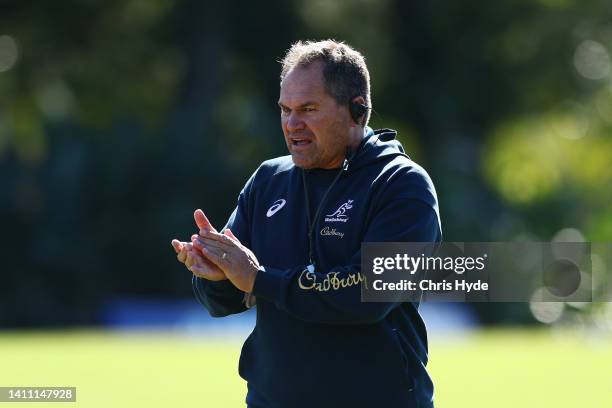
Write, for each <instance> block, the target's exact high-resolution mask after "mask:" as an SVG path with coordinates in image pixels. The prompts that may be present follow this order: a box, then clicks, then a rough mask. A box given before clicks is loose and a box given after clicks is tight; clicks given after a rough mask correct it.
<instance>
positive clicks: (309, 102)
mask: <svg viewBox="0 0 612 408" xmlns="http://www.w3.org/2000/svg"><path fill="white" fill-rule="evenodd" d="M309 105H318V103H317V102H313V101H308V102H304V103H302V104H300V105H299V106H298V107H297V109H300V108H304V107H306V106H309ZM278 106H279V107H281V108H287V109H291V108H289V107H288V106H286V105H284V104H283V103H282V102H280V101H279V102H278Z"/></svg>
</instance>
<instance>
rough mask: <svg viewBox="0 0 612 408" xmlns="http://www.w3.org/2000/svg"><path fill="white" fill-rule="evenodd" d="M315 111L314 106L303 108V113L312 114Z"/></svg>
mask: <svg viewBox="0 0 612 408" xmlns="http://www.w3.org/2000/svg"><path fill="white" fill-rule="evenodd" d="M316 110H317V109H316V108H315V107H314V106H305V107H304V112H314V111H316Z"/></svg>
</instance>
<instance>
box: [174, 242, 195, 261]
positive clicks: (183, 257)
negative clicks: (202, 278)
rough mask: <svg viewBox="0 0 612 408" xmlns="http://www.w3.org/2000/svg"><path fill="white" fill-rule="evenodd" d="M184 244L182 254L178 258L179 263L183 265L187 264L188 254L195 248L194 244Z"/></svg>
mask: <svg viewBox="0 0 612 408" xmlns="http://www.w3.org/2000/svg"><path fill="white" fill-rule="evenodd" d="M182 244H183V247H182V248H181V252H179V254H178V255H177V256H176V259H178V261H179V262H181V263H185V261H186V260H187V253H188V251H189V250H190V249H191V248H193V244H192V243H190V242H182Z"/></svg>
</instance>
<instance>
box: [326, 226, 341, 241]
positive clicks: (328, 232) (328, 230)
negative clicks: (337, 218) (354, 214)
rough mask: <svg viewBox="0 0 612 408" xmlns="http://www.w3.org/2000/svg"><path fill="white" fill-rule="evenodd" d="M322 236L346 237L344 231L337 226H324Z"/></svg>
mask: <svg viewBox="0 0 612 408" xmlns="http://www.w3.org/2000/svg"><path fill="white" fill-rule="evenodd" d="M321 236H323V237H330V236H333V237H338V238H340V239H342V238H344V232H340V231H336V229H335V228H329V227H323V229H322V230H321Z"/></svg>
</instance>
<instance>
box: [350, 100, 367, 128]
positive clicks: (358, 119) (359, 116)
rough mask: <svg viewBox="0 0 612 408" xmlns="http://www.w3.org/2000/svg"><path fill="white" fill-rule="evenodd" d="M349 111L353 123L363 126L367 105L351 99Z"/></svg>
mask: <svg viewBox="0 0 612 408" xmlns="http://www.w3.org/2000/svg"><path fill="white" fill-rule="evenodd" d="M349 111H350V112H351V117H352V118H353V120H354V121H355V123H357V124H358V125H362V126H363V125H364V123H363V122H364V120H363V116H364V115H365V114H366V113H367V112H368V105H365V104H363V103H359V102H354V101H351V102H350V103H349Z"/></svg>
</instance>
